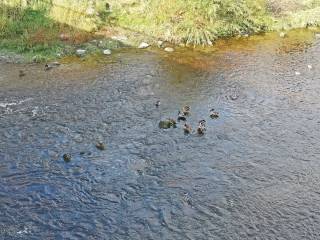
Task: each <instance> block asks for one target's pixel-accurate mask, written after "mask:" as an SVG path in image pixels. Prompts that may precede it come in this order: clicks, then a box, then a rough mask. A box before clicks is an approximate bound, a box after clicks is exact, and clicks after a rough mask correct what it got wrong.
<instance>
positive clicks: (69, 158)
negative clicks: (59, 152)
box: [62, 153, 71, 162]
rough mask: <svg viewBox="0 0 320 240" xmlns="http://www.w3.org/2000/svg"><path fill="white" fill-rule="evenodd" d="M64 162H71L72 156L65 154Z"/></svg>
mask: <svg viewBox="0 0 320 240" xmlns="http://www.w3.org/2000/svg"><path fill="white" fill-rule="evenodd" d="M62 157H63V160H64V161H65V162H70V161H71V154H69V153H65V154H63V156H62Z"/></svg>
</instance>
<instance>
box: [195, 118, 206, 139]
mask: <svg viewBox="0 0 320 240" xmlns="http://www.w3.org/2000/svg"><path fill="white" fill-rule="evenodd" d="M205 131H206V120H201V121H199V125H198V128H197V132H198V134H200V135H203V134H204V133H205Z"/></svg>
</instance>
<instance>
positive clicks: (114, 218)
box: [0, 31, 320, 240]
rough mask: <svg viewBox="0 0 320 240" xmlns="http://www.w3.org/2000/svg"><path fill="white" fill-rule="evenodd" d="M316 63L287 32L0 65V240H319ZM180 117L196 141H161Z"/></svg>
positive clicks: (307, 44)
mask: <svg viewBox="0 0 320 240" xmlns="http://www.w3.org/2000/svg"><path fill="white" fill-rule="evenodd" d="M319 56H320V41H319V40H316V39H315V37H314V34H313V33H312V32H306V31H298V32H292V33H290V34H289V37H288V38H284V39H281V38H279V37H278V36H277V35H276V34H269V35H265V36H258V37H252V38H249V39H240V40H229V41H223V42H219V43H217V45H215V47H214V48H213V49H210V50H204V51H195V50H194V51H191V50H190V51H185V50H178V51H176V52H174V53H172V54H168V53H163V52H161V51H158V50H156V49H154V50H148V51H144V50H140V51H136V50H126V51H121V52H118V53H115V54H114V55H113V56H112V57H111V58H108V59H101V58H100V59H96V60H95V61H93V60H92V59H91V60H90V59H89V60H87V61H83V62H82V61H80V62H79V61H70V60H65V62H63V63H64V64H62V66H60V67H59V68H56V69H53V70H52V71H47V72H46V71H44V70H43V66H42V65H13V64H6V63H3V62H2V63H1V64H0V73H1V75H0V239H130V240H131V239H197V240H198V239H217V240H218V239H219V240H220V239H230V240H231V239H232V240H233V239H288V240H289V239H297V240H298V239H299V240H300V239H320V181H319V180H320V145H319V140H320V62H319ZM308 65H311V66H312V69H309V68H308ZM21 69H24V70H25V72H26V76H25V77H21V78H20V77H19V76H18V75H19V70H21ZM296 72H297V73H296ZM298 72H299V73H300V75H299V74H298ZM157 100H161V106H160V108H156V107H155V105H154V104H155V102H156V101H157ZM186 104H188V105H190V106H191V108H192V113H191V116H190V117H189V119H188V121H189V123H190V124H192V125H193V127H195V126H196V124H197V122H198V120H200V119H206V120H207V132H206V134H205V135H204V136H198V135H196V134H191V135H188V136H186V135H184V133H183V130H182V125H181V124H178V126H177V128H175V129H168V130H161V129H159V127H158V123H159V121H160V120H161V119H165V118H167V117H176V115H177V111H178V109H179V108H180V107H181V106H183V105H186ZM210 108H215V109H216V110H217V111H219V113H220V118H219V119H217V120H211V119H210V118H209V116H208V114H209V109H210ZM97 141H103V142H105V144H106V150H105V151H100V150H98V149H96V147H95V143H96V142H97ZM64 153H70V154H71V155H72V160H71V161H70V162H64V160H63V158H62V155H63V154H64Z"/></svg>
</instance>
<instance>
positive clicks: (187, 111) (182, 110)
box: [181, 105, 191, 115]
mask: <svg viewBox="0 0 320 240" xmlns="http://www.w3.org/2000/svg"><path fill="white" fill-rule="evenodd" d="M190 110H191V107H190V106H188V105H186V106H184V107H183V108H182V109H181V112H182V113H183V114H184V115H189V114H190Z"/></svg>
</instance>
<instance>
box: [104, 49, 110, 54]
mask: <svg viewBox="0 0 320 240" xmlns="http://www.w3.org/2000/svg"><path fill="white" fill-rule="evenodd" d="M103 54H104V55H111V50H110V49H105V50H103Z"/></svg>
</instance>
